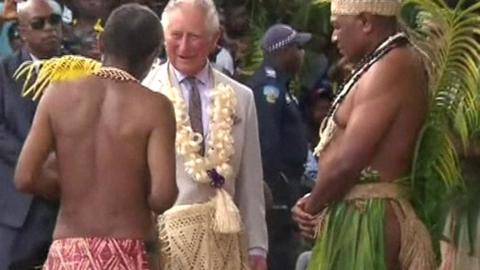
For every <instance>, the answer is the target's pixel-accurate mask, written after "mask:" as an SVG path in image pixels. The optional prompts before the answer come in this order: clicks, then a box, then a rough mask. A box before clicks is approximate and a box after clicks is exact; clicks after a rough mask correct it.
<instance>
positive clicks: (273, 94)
mask: <svg viewBox="0 0 480 270" xmlns="http://www.w3.org/2000/svg"><path fill="white" fill-rule="evenodd" d="M263 94H264V95H265V99H266V100H267V102H268V103H271V104H274V103H275V102H277V99H278V96H280V90H278V88H277V87H275V86H273V85H266V86H265V87H263Z"/></svg>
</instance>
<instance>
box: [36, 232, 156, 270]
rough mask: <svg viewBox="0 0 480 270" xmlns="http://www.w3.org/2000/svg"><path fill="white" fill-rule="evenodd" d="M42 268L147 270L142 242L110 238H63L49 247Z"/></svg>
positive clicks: (57, 269) (47, 269)
mask: <svg viewBox="0 0 480 270" xmlns="http://www.w3.org/2000/svg"><path fill="white" fill-rule="evenodd" d="M43 269H44V270H137V269H138V270H148V269H149V267H148V260H147V254H146V251H145V245H144V242H143V241H141V240H131V239H113V238H66V239H59V240H55V241H54V242H53V243H52V246H51V247H50V251H49V253H48V258H47V261H46V262H45V265H44V266H43Z"/></svg>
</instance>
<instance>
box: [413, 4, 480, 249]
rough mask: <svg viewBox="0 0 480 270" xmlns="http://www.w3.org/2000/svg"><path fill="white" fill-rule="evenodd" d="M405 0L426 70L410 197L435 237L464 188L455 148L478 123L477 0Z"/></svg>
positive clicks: (479, 54)
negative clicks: (425, 104) (425, 106)
mask: <svg viewBox="0 0 480 270" xmlns="http://www.w3.org/2000/svg"><path fill="white" fill-rule="evenodd" d="M406 2H407V3H406V8H408V12H406V13H405V12H404V18H406V21H407V23H409V24H410V26H412V27H414V29H415V31H413V32H412V33H411V35H412V36H413V40H414V43H415V45H417V46H418V48H419V49H420V50H421V51H422V52H423V53H424V54H425V59H427V61H426V63H427V64H428V67H429V68H428V69H429V73H430V74H429V75H430V84H429V85H430V89H429V90H430V91H429V95H430V111H429V114H428V117H427V120H426V123H425V126H424V128H423V130H422V133H421V137H420V138H419V141H418V145H417V148H416V154H415V159H414V162H413V168H412V177H411V178H412V188H413V190H414V191H415V194H414V203H415V204H416V206H417V207H416V208H417V209H421V211H420V213H419V214H420V216H421V217H422V218H423V220H424V221H425V222H426V223H427V226H428V227H429V228H430V231H431V232H432V233H433V236H434V239H435V240H438V239H440V238H441V234H442V230H443V223H444V220H445V216H446V212H447V211H448V209H449V207H450V204H449V203H451V202H452V200H451V199H452V198H453V197H455V196H457V194H458V193H462V192H463V191H464V189H465V185H464V181H463V177H462V173H461V168H460V161H459V153H460V151H462V150H463V149H466V148H468V147H469V142H470V141H471V139H472V138H473V136H474V134H475V133H477V132H478V128H479V126H478V124H479V110H478V109H479V107H478V103H479V102H478V100H479V87H478V86H479V81H480V73H479V69H478V67H479V64H480V43H479V40H480V39H479V38H480V37H479V34H480V30H479V29H478V25H479V23H480V15H479V11H480V3H475V4H473V5H470V6H468V7H466V6H465V5H464V4H465V1H458V3H457V4H456V6H455V7H453V8H451V7H449V6H448V4H447V3H446V2H445V1H444V0H407V1H406ZM412 18H414V19H415V20H413V19H412ZM434 243H437V241H434Z"/></svg>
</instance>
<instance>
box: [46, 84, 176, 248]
mask: <svg viewBox="0 0 480 270" xmlns="http://www.w3.org/2000/svg"><path fill="white" fill-rule="evenodd" d="M56 88H57V89H52V90H53V91H56V92H57V93H56V94H57V95H55V93H54V94H52V96H51V100H50V104H51V106H50V117H51V123H52V124H51V125H52V127H51V128H52V130H53V134H54V137H55V147H56V153H57V160H58V165H59V171H60V180H59V181H60V183H59V184H60V188H61V194H60V196H61V209H60V213H59V217H58V221H57V227H56V230H55V233H54V238H63V237H75V236H109V237H117V238H140V239H146V238H149V237H150V236H151V235H152V231H153V220H152V219H153V216H152V212H151V206H150V205H149V200H148V198H149V194H150V192H151V191H152V188H151V177H150V176H151V173H150V170H149V161H148V147H149V140H150V137H151V136H152V132H154V130H155V128H158V123H165V119H162V118H167V117H172V118H173V115H172V114H170V113H169V111H170V110H171V104H170V103H169V101H167V100H166V98H165V97H163V96H161V95H160V94H156V93H153V92H151V91H148V90H147V89H145V88H144V87H142V86H141V85H139V84H138V83H132V82H126V83H125V82H119V81H114V80H107V79H101V78H98V77H93V76H92V77H88V78H86V79H83V80H81V81H78V82H69V83H62V84H60V85H58V86H57V87H56ZM164 129H165V130H164V132H165V134H171V133H172V132H173V133H174V132H175V131H174V126H173V130H172V126H171V125H166V126H164ZM157 150H162V149H157ZM163 150H164V151H170V150H172V149H163ZM165 165H167V164H165ZM173 166H174V163H173ZM150 169H153V168H150ZM155 169H156V170H161V169H162V168H155ZM165 188H166V189H168V187H167V186H166V187H165Z"/></svg>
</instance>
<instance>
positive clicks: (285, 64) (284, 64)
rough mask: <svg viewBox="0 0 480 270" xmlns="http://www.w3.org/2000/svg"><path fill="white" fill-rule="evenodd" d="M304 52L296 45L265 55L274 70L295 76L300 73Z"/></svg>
mask: <svg viewBox="0 0 480 270" xmlns="http://www.w3.org/2000/svg"><path fill="white" fill-rule="evenodd" d="M304 56H305V51H304V50H303V48H301V47H299V46H297V45H296V44H292V45H289V46H287V47H285V48H282V49H279V50H277V51H274V52H272V53H270V54H268V55H267V57H269V58H270V60H271V62H273V64H274V65H275V68H278V69H280V70H281V71H282V72H284V73H286V74H290V75H295V74H297V73H298V72H299V71H300V68H301V67H302V64H303V58H304Z"/></svg>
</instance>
